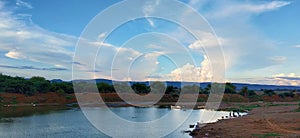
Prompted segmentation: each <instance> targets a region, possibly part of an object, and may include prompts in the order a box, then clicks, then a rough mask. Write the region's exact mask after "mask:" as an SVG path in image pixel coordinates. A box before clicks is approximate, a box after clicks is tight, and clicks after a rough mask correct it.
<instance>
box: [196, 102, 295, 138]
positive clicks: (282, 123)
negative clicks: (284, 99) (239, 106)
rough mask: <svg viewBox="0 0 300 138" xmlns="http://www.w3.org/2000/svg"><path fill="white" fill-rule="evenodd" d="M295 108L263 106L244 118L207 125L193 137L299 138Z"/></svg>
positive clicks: (285, 105)
mask: <svg viewBox="0 0 300 138" xmlns="http://www.w3.org/2000/svg"><path fill="white" fill-rule="evenodd" d="M292 104H293V105H292ZM297 108H298V106H297V104H296V103H291V104H277V105H276V104H274V105H272V106H269V105H268V106H267V105H265V106H263V107H259V108H255V109H253V110H252V111H250V112H249V115H247V116H244V117H240V118H235V119H229V120H221V121H219V122H216V123H213V124H207V125H206V126H205V127H203V128H202V129H201V130H199V131H196V132H195V133H196V136H195V137H199V138H202V137H226V138H230V137H234V138H235V137H236V138H239V137H300V112H298V110H297Z"/></svg>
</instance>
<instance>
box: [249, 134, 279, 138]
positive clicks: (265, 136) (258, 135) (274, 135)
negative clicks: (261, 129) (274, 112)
mask: <svg viewBox="0 0 300 138" xmlns="http://www.w3.org/2000/svg"><path fill="white" fill-rule="evenodd" d="M252 136H253V137H257V138H268V137H278V136H281V135H280V134H277V133H267V134H252Z"/></svg>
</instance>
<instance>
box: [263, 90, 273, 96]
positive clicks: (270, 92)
mask: <svg viewBox="0 0 300 138" xmlns="http://www.w3.org/2000/svg"><path fill="white" fill-rule="evenodd" d="M264 95H268V96H272V95H275V92H274V90H264Z"/></svg>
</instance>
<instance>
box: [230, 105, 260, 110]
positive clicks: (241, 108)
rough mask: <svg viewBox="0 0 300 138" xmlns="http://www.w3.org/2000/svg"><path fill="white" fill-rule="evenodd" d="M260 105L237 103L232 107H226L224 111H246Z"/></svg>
mask: <svg viewBox="0 0 300 138" xmlns="http://www.w3.org/2000/svg"><path fill="white" fill-rule="evenodd" d="M258 107H261V106H260V105H257V104H255V105H239V107H236V108H235V107H234V108H226V109H225V111H233V112H237V111H239V112H247V111H251V110H252V109H254V108H258Z"/></svg>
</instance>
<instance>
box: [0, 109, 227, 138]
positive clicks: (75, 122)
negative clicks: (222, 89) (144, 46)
mask: <svg viewBox="0 0 300 138" xmlns="http://www.w3.org/2000/svg"><path fill="white" fill-rule="evenodd" d="M89 110H91V111H93V112H96V113H97V114H98V115H99V117H102V118H105V117H106V116H105V114H106V113H107V112H109V111H108V110H105V109H102V108H90V109H89ZM110 110H111V111H112V112H113V113H115V114H116V115H118V116H119V117H121V118H123V119H124V120H127V121H131V122H147V121H153V120H156V119H159V118H161V117H163V116H165V115H166V114H168V113H170V114H171V117H170V118H168V119H162V122H161V123H163V124H165V125H166V126H167V127H168V126H174V125H178V128H177V129H176V130H174V131H172V132H171V133H170V134H168V135H166V136H165V137H170V138H171V137H181V138H184V137H187V138H189V137H190V136H189V135H188V134H187V133H183V131H185V130H192V129H191V128H189V125H191V124H195V123H196V122H215V121H217V120H218V119H221V118H222V116H228V115H229V112H225V111H207V110H191V109H187V110H181V109H180V110H179V109H176V110H171V109H170V108H157V107H150V108H136V107H117V108H110ZM189 112H191V114H190V115H189V118H188V119H187V120H186V121H184V123H182V124H174V122H176V120H178V119H184V118H185V116H186V115H188V114H187V113H189ZM203 112H210V113H213V116H207V117H204V118H203V117H202V119H200V118H201V114H203ZM103 123H105V122H103ZM118 123H119V122H115V120H109V123H105V124H103V125H105V127H107V128H109V129H108V130H109V131H110V133H111V132H112V133H114V136H117V137H124V136H125V135H124V134H126V136H128V137H129V136H130V137H147V136H149V137H151V136H155V135H154V133H157V132H162V131H165V130H164V129H166V130H167V127H165V128H163V126H162V127H160V126H156V127H149V128H147V129H140V128H136V127H130V128H126V129H114V128H118V127H116V126H121V124H118ZM128 133H130V135H127V134H128ZM0 137H1V138H2V137H3V138H6V137H13V138H19V137H20V138H21V137H22V138H24V137H28V138H32V137H38V138H41V137H48V138H52V137H53V138H59V137H80V138H84V137H99V138H100V137H101V138H103V137H109V136H107V135H106V134H104V133H103V132H101V131H99V130H98V129H96V127H94V126H93V125H92V124H91V123H90V122H89V121H88V119H87V118H86V117H85V115H84V114H83V112H82V111H81V110H80V109H77V108H73V109H70V110H58V111H51V112H47V113H43V114H40V113H33V114H31V115H29V116H21V117H7V116H6V117H5V118H2V121H1V122H0Z"/></svg>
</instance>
